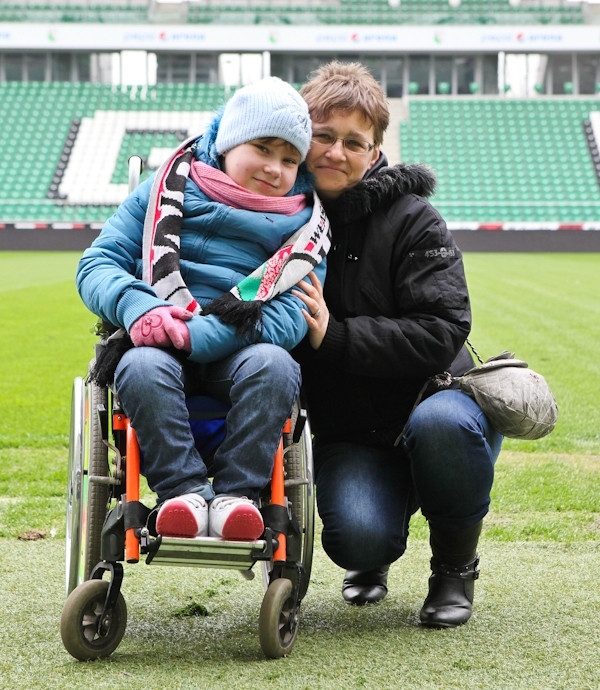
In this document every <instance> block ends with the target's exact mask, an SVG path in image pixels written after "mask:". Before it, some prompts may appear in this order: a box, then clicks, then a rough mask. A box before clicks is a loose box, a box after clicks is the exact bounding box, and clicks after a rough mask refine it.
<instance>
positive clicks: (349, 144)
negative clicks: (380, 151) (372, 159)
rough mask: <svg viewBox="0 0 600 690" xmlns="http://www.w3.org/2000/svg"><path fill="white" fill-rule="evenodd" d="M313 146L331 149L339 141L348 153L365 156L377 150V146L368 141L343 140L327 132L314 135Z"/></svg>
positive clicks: (349, 138) (350, 138)
mask: <svg viewBox="0 0 600 690" xmlns="http://www.w3.org/2000/svg"><path fill="white" fill-rule="evenodd" d="M312 141H313V144H317V145H318V146H323V147H326V148H328V149H330V148H331V147H332V146H334V145H335V143H336V142H337V141H341V142H342V145H343V146H344V149H345V150H346V151H348V153H356V154H364V153H369V151H372V150H373V149H374V148H375V144H369V142H368V141H363V140H362V139H353V138H352V137H348V138H346V139H343V138H342V137H334V136H333V134H328V133H327V132H317V133H316V134H313V135H312Z"/></svg>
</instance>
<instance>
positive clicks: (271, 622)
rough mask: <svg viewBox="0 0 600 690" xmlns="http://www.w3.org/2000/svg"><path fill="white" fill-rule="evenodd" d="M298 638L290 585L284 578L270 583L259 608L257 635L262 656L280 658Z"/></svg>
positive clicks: (287, 652) (295, 611) (290, 649)
mask: <svg viewBox="0 0 600 690" xmlns="http://www.w3.org/2000/svg"><path fill="white" fill-rule="evenodd" d="M297 635H298V609H297V606H296V605H295V601H294V596H293V585H292V583H291V581H290V580H288V579H286V578H279V579H277V580H273V582H271V584H270V585H269V588H268V589H267V592H266V594H265V597H264V599H263V602H262V606H261V608H260V617H259V619H258V636H259V639H260V646H261V647H262V650H263V652H264V653H265V656H267V657H269V658H270V659H280V658H281V657H282V656H286V655H287V654H289V653H290V652H291V651H292V647H293V646H294V643H295V642H296V637H297Z"/></svg>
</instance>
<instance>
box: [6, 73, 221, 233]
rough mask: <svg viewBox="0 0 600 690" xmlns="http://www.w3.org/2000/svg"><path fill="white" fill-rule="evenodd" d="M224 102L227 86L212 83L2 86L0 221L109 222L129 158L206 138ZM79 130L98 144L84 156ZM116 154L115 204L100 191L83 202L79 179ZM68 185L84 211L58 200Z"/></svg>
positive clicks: (110, 177) (111, 181) (112, 174)
mask: <svg viewBox="0 0 600 690" xmlns="http://www.w3.org/2000/svg"><path fill="white" fill-rule="evenodd" d="M224 97H225V91H224V89H223V87H219V86H215V85H211V84H158V85H157V86H155V87H151V88H149V89H147V90H142V89H140V88H136V87H133V88H130V89H121V88H118V89H115V88H112V87H110V86H106V85H101V84H91V83H64V82H63V83H60V82H54V83H45V82H30V83H24V82H5V83H1V84H0V122H1V123H2V127H1V128H0V148H1V150H2V152H3V165H2V166H1V167H0V220H1V222H14V221H33V222H35V221H40V222H62V221H64V222H73V221H77V222H81V223H90V222H102V221H104V220H105V219H106V218H107V217H108V216H109V215H110V214H111V213H112V212H113V211H114V209H115V208H116V204H118V203H119V201H120V199H121V198H122V197H123V196H124V194H125V191H124V190H125V189H126V184H127V167H126V160H127V158H128V157H129V156H130V155H131V154H132V153H137V154H140V155H141V156H142V157H146V156H147V155H148V154H149V153H150V150H151V149H152V148H158V149H161V148H168V149H172V148H174V147H175V146H176V145H177V142H178V140H180V139H181V138H182V136H183V135H184V133H188V131H189V129H190V128H192V127H195V128H197V129H198V131H201V129H202V126H203V125H202V126H201V125H200V124H199V123H201V122H204V120H205V119H206V117H207V116H208V115H207V114H210V113H211V112H214V110H215V108H217V107H218V106H219V105H220V104H221V103H222V102H223V100H224ZM24 114H26V116H24ZM83 123H85V124H86V125H89V127H84V126H83ZM78 130H81V132H80V133H81V134H82V135H83V133H84V130H86V131H88V132H92V136H93V137H94V138H93V139H92V141H90V142H89V146H88V148H87V149H85V150H82V151H80V152H79V153H78V148H77V147H78V146H79V147H80V148H81V146H83V145H84V144H83V143H82V142H83V139H82V138H81V137H79V136H78V133H79V132H78ZM128 130H129V131H128ZM193 133H194V132H192V131H190V132H189V134H193ZM96 139H97V141H96ZM70 144H73V146H72V148H69V145H70ZM111 147H112V155H113V158H114V160H113V159H111V160H110V163H109V168H110V169H109V170H108V171H107V173H106V175H107V177H106V184H105V187H106V188H107V189H110V190H112V196H110V195H109V196H110V199H111V200H110V203H104V202H103V198H102V197H101V196H99V192H98V189H96V190H93V191H94V193H93V194H92V195H91V196H88V197H87V203H84V202H85V201H86V199H82V197H81V195H82V194H84V196H85V190H84V189H82V186H81V180H82V179H83V178H90V179H91V178H92V171H93V173H94V174H96V175H98V174H99V173H98V171H97V170H96V168H99V167H100V166H101V164H102V163H103V162H105V161H106V160H107V159H108V158H110V156H109V149H110V148H111ZM69 154H70V155H69ZM77 161H80V163H77ZM73 165H75V166H76V167H75V168H74V167H73ZM77 165H79V168H77ZM96 179H97V178H96ZM69 180H71V182H69ZM73 180H74V181H75V182H73ZM78 181H79V182H78ZM66 184H70V185H71V186H70V187H69V189H70V190H71V192H72V194H70V195H69V200H70V201H71V202H72V201H73V198H75V199H79V200H80V204H82V205H73V204H72V203H71V204H69V203H68V201H69V200H67V202H65V201H64V200H63V199H61V198H60V193H59V192H60V191H61V188H62V187H64V186H65V185H66ZM73 185H74V186H73ZM96 187H98V184H96ZM115 193H116V194H117V196H116V198H114V197H115Z"/></svg>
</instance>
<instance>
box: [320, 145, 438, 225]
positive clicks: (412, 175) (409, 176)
mask: <svg viewBox="0 0 600 690" xmlns="http://www.w3.org/2000/svg"><path fill="white" fill-rule="evenodd" d="M436 184H437V179H436V177H435V173H434V172H433V170H432V169H431V168H429V167H428V166H427V165H422V164H420V163H414V164H410V165H406V164H404V163H400V164H399V165H393V166H388V165H387V158H386V157H385V156H384V155H383V154H382V155H381V156H380V157H379V160H378V161H377V163H376V164H375V165H374V166H373V168H371V170H369V171H368V173H367V174H366V175H365V177H364V178H363V179H362V180H361V181H360V182H359V183H358V184H357V185H356V186H354V187H351V188H350V189H349V190H348V191H346V192H344V193H343V194H342V195H341V196H339V197H338V198H337V199H334V200H331V201H328V200H324V201H323V206H324V207H325V210H326V211H327V215H328V216H329V218H330V220H338V221H341V222H346V221H349V220H352V219H356V218H363V217H365V216H368V215H370V214H371V213H373V211H375V210H377V209H379V208H386V207H389V206H390V205H391V204H392V203H393V202H394V201H396V200H397V199H399V198H400V197H402V196H406V195H407V194H416V195H418V196H423V197H429V196H431V195H432V194H433V192H434V191H435V187H436Z"/></svg>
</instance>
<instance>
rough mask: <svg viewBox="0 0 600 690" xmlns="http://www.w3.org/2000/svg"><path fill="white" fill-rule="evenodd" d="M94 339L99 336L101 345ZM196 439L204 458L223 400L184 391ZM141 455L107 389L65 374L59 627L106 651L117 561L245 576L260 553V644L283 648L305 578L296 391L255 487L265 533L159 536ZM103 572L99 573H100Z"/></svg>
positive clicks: (115, 601) (115, 633) (308, 515)
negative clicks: (67, 414) (259, 486)
mask: <svg viewBox="0 0 600 690" xmlns="http://www.w3.org/2000/svg"><path fill="white" fill-rule="evenodd" d="M100 347H101V346H100ZM187 406H188V410H189V417H190V424H191V426H192V431H193V433H194V438H195V441H196V445H197V447H198V449H199V451H200V453H201V455H202V456H203V458H205V461H206V460H207V459H209V458H210V455H211V453H213V452H214V450H215V449H216V448H217V447H218V445H219V443H220V441H222V439H223V437H224V433H225V430H224V429H225V417H226V415H227V409H228V407H227V406H224V405H223V404H222V403H219V402H218V401H215V400H212V399H210V398H206V397H201V396H199V397H196V398H190V399H188V401H187ZM142 462H143V459H142V458H141V457H140V449H139V445H138V442H137V437H136V434H135V431H134V429H133V428H132V426H131V425H130V422H129V419H127V417H126V415H125V414H124V412H123V410H122V408H121V406H120V403H119V400H118V396H117V395H116V393H115V392H114V391H113V390H112V389H111V388H102V387H100V386H98V385H97V384H95V383H94V382H93V381H89V380H86V379H84V378H82V377H77V378H76V379H75V381H74V384H73V397H72V408H71V430H70V447H69V466H68V484H67V515H66V568H65V575H66V593H67V600H66V602H65V604H64V607H63V610H62V615H61V622H60V631H61V637H62V641H63V644H64V646H65V648H66V650H67V651H68V652H69V653H70V654H71V655H72V656H73V657H75V658H76V659H79V660H82V661H84V660H92V659H97V658H101V657H106V656H109V655H110V654H112V652H114V651H115V649H116V648H117V647H118V645H119V644H120V642H121V640H122V639H123V636H124V634H125V628H126V625H127V607H126V604H125V600H124V598H123V595H122V593H121V591H120V590H121V584H122V581H123V577H124V567H123V563H124V562H126V563H128V564H135V563H138V562H139V561H140V559H141V558H142V557H145V558H146V563H147V564H148V565H163V566H169V565H171V566H190V567H203V568H227V569H236V570H239V571H240V572H241V573H242V575H243V576H244V577H245V578H246V579H249V580H250V579H253V577H254V570H253V568H254V566H255V565H256V564H257V563H259V564H260V569H261V570H262V579H263V584H264V588H265V595H264V598H263V601H262V605H261V609H260V614H259V621H258V636H259V641H260V645H261V647H262V650H263V652H264V654H265V655H266V656H267V657H269V658H280V657H283V656H286V655H287V654H289V653H290V652H291V650H292V648H293V646H294V644H295V642H296V639H297V635H298V623H299V611H300V604H301V602H302V599H303V598H304V596H305V594H306V592H307V589H308V583H309V579H310V573H311V565H312V554H313V537H314V518H315V499H314V482H313V460H312V441H311V433H310V427H309V423H308V418H307V414H306V411H305V410H304V409H303V408H302V405H301V402H300V400H297V401H296V403H295V405H294V409H293V411H292V414H291V416H290V418H289V419H288V420H287V422H286V424H285V426H284V429H283V433H282V436H281V439H280V442H279V447H278V449H277V451H276V453H275V458H274V468H273V472H272V476H271V480H270V483H269V485H268V486H267V487H266V489H265V490H264V491H263V492H262V494H261V497H260V510H261V513H262V515H263V519H264V523H265V531H264V534H263V535H262V536H261V537H260V538H259V539H257V540H255V541H252V542H240V541H226V540H220V539H215V538H211V537H196V538H194V539H182V538H173V537H162V536H161V535H160V534H157V533H156V530H155V529H154V528H153V524H152V515H155V514H156V511H152V510H151V509H150V508H148V507H147V506H146V505H144V504H143V503H142V502H141V501H140V474H141V470H142ZM105 575H108V579H103V577H104V576H105Z"/></svg>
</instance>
